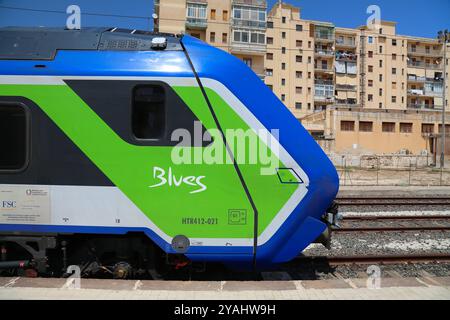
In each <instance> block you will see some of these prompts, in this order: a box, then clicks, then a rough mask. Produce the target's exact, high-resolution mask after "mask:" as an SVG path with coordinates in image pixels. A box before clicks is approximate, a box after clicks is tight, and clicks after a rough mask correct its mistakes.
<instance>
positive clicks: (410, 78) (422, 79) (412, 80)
mask: <svg viewBox="0 0 450 320" xmlns="http://www.w3.org/2000/svg"><path fill="white" fill-rule="evenodd" d="M442 81H443V79H439V78H436V79H435V78H427V77H419V76H416V75H412V74H409V75H408V82H410V83H442Z"/></svg>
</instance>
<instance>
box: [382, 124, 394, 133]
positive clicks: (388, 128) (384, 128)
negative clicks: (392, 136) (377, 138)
mask: <svg viewBox="0 0 450 320" xmlns="http://www.w3.org/2000/svg"><path fill="white" fill-rule="evenodd" d="M381 127H382V131H383V132H395V122H383V124H382V125H381Z"/></svg>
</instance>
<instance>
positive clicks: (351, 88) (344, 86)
mask: <svg viewBox="0 0 450 320" xmlns="http://www.w3.org/2000/svg"><path fill="white" fill-rule="evenodd" d="M336 90H341V91H356V90H357V86H354V85H350V84H336Z"/></svg>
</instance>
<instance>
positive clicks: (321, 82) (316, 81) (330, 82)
mask: <svg viewBox="0 0 450 320" xmlns="http://www.w3.org/2000/svg"><path fill="white" fill-rule="evenodd" d="M314 84H315V85H324V86H330V87H333V86H334V82H333V80H327V79H314ZM331 90H333V89H332V88H331Z"/></svg>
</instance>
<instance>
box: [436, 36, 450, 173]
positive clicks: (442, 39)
mask: <svg viewBox="0 0 450 320" xmlns="http://www.w3.org/2000/svg"><path fill="white" fill-rule="evenodd" d="M438 39H439V42H440V43H443V47H444V63H443V65H444V73H443V87H444V88H443V90H442V91H443V93H442V94H443V96H442V98H443V99H442V101H443V102H442V137H441V168H442V169H443V168H444V167H445V107H446V101H447V96H446V91H447V90H446V85H447V43H449V42H450V32H448V30H444V31H439V32H438Z"/></svg>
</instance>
